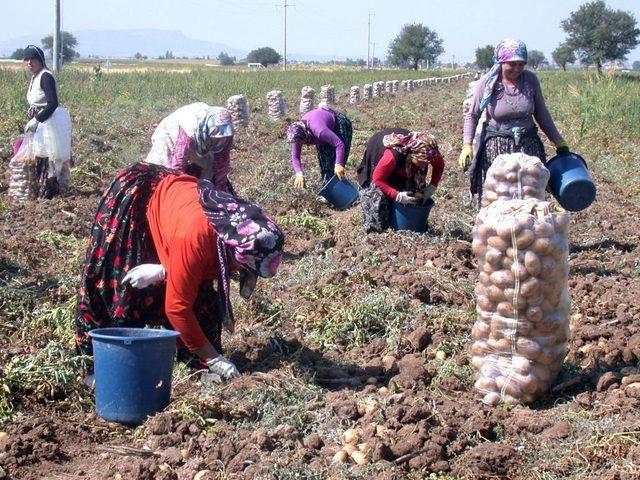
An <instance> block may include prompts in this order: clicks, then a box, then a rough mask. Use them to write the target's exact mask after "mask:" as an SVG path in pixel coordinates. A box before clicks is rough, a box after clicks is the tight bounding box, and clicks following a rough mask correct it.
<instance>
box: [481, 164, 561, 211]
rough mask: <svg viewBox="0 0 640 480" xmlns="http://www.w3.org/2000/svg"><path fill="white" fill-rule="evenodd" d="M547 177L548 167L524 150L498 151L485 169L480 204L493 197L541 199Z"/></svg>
mask: <svg viewBox="0 0 640 480" xmlns="http://www.w3.org/2000/svg"><path fill="white" fill-rule="evenodd" d="M549 177H550V174H549V170H547V168H546V167H545V166H544V164H543V163H542V162H541V161H540V159H539V158H537V157H532V156H530V155H527V154H525V153H504V154H502V155H498V156H497V157H496V158H495V160H494V161H493V163H492V164H491V166H490V167H489V170H487V176H486V178H485V181H484V184H483V186H482V202H481V207H486V206H488V205H490V204H491V203H493V202H495V201H496V200H514V199H527V198H537V199H538V200H544V199H545V189H546V188H547V183H548V182H549Z"/></svg>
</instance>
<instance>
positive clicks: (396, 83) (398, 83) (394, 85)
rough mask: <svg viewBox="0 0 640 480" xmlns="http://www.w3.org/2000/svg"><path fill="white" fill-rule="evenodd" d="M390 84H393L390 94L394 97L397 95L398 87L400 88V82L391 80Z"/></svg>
mask: <svg viewBox="0 0 640 480" xmlns="http://www.w3.org/2000/svg"><path fill="white" fill-rule="evenodd" d="M392 82H393V90H392V93H393V94H394V95H397V94H398V89H399V87H400V80H392Z"/></svg>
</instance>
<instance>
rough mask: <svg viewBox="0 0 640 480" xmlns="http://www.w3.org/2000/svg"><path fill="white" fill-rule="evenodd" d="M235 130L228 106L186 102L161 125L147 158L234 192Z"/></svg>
mask: <svg viewBox="0 0 640 480" xmlns="http://www.w3.org/2000/svg"><path fill="white" fill-rule="evenodd" d="M233 133H234V132H233V124H232V121H231V113H230V112H229V110H227V109H226V108H222V107H212V106H210V105H207V104H206V103H203V102H197V103H192V104H190V105H185V106H184V107H180V108H178V109H177V110H176V111H175V112H173V113H171V114H170V115H168V116H167V117H165V118H164V119H163V120H162V121H161V122H160V123H159V124H158V126H157V127H156V129H155V131H154V132H153V135H152V136H151V150H149V153H148V154H147V158H146V159H145V161H146V162H147V163H155V164H156V165H162V166H164V167H169V168H171V169H174V170H177V171H178V172H185V173H189V174H190V175H193V176H195V177H198V178H205V179H207V180H211V182H212V183H213V184H214V185H215V187H216V188H217V189H218V190H223V191H226V192H233V189H232V187H231V184H230V183H229V179H228V175H229V172H230V171H231V168H230V157H231V146H232V144H233Z"/></svg>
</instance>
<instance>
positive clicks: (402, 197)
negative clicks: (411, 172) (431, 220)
mask: <svg viewBox="0 0 640 480" xmlns="http://www.w3.org/2000/svg"><path fill="white" fill-rule="evenodd" d="M396 202H398V203H401V204H403V205H408V204H412V205H413V204H416V203H418V199H417V198H416V197H414V196H412V195H411V192H398V194H397V195H396Z"/></svg>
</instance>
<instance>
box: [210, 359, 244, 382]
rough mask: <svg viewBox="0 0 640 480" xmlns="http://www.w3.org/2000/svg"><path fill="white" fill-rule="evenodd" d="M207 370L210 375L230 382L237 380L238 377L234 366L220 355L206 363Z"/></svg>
mask: <svg viewBox="0 0 640 480" xmlns="http://www.w3.org/2000/svg"><path fill="white" fill-rule="evenodd" d="M207 368H208V369H209V371H210V372H211V373H213V374H215V375H218V376H219V377H221V378H222V379H224V380H231V379H232V378H238V377H239V376H240V372H239V371H238V369H237V368H236V366H235V365H234V364H233V363H232V362H230V361H229V360H227V359H226V358H225V357H223V356H222V355H218V356H217V357H214V358H212V359H210V360H209V361H207Z"/></svg>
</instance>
